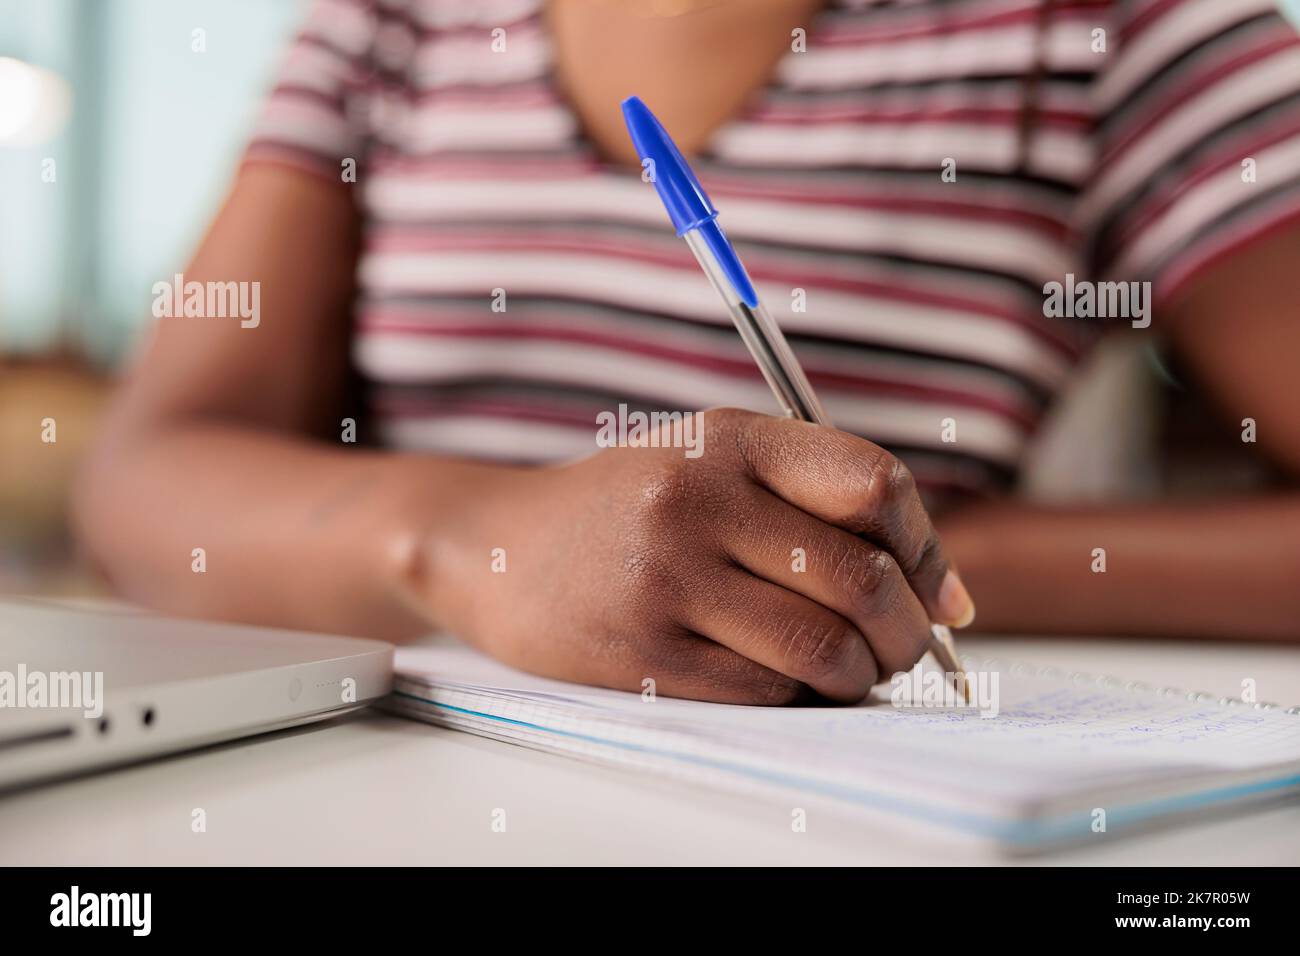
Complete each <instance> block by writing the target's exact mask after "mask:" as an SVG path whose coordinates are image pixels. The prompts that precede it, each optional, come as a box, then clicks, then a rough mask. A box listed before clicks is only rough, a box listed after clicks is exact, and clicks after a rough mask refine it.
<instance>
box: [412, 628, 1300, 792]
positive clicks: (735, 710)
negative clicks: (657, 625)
mask: <svg viewBox="0 0 1300 956" xmlns="http://www.w3.org/2000/svg"><path fill="white" fill-rule="evenodd" d="M397 670H398V673H399V675H404V676H406V677H408V678H415V679H417V680H418V681H420V682H423V683H426V684H431V685H438V686H440V687H445V688H453V687H456V686H460V687H462V688H491V689H493V692H494V694H496V695H499V696H500V697H501V699H506V698H510V699H513V700H515V701H516V702H518V703H519V704H520V705H521V706H518V707H516V708H515V709H514V710H513V711H512V713H515V714H516V715H517V716H518V715H527V714H529V713H531V714H533V715H534V716H537V715H541V714H543V713H544V712H545V711H546V710H547V709H548V708H549V711H550V713H549V716H550V719H552V720H554V719H556V718H557V717H558V716H560V715H564V716H566V717H570V718H572V717H573V715H574V714H575V713H576V714H578V717H577V718H576V719H574V720H571V721H570V723H571V724H572V725H573V726H581V724H582V722H583V721H592V720H596V719H598V718H599V719H601V720H603V721H605V722H606V723H612V725H614V726H622V727H624V728H625V730H624V734H625V735H626V734H627V733H628V730H627V728H630V731H631V732H632V733H631V736H632V737H636V736H637V735H636V733H635V731H636V730H637V729H641V730H644V731H646V732H650V731H661V732H668V733H672V734H675V735H679V736H682V737H687V738H690V739H691V740H693V741H696V742H697V743H698V744H700V745H702V746H704V747H705V748H707V747H710V746H711V747H715V748H720V749H724V750H726V751H728V752H733V751H736V752H745V753H748V754H750V755H751V756H753V757H755V758H757V757H761V758H763V759H764V762H768V763H776V764H785V763H787V762H793V763H796V764H798V765H800V766H804V767H821V768H831V769H832V771H833V773H834V775H835V776H836V777H837V778H840V779H845V778H852V777H855V776H863V777H867V778H871V779H878V777H879V775H880V773H881V772H888V773H890V774H891V775H892V776H893V777H894V778H898V777H899V776H904V777H906V778H907V779H909V780H913V781H915V782H916V783H917V784H918V785H925V784H932V785H938V784H942V785H945V786H947V785H961V786H962V787H964V788H967V789H968V791H969V789H971V788H976V789H987V790H990V791H996V792H998V793H999V794H1000V795H1001V796H1003V797H1006V796H1007V795H1009V794H1010V795H1015V796H1017V797H1020V798H1024V799H1044V798H1047V797H1050V796H1052V795H1054V794H1057V793H1061V792H1068V791H1070V790H1074V789H1079V788H1081V787H1089V788H1092V789H1095V788H1096V787H1097V786H1098V785H1099V784H1104V783H1122V782H1124V781H1131V780H1158V779H1159V778H1160V777H1162V776H1191V775H1196V774H1204V773H1216V772H1228V771H1243V770H1251V769H1256V768H1262V767H1270V766H1277V765H1285V764H1288V763H1295V762H1298V761H1300V717H1298V716H1296V715H1293V714H1286V713H1282V712H1279V711H1261V710H1256V709H1254V708H1250V707H1247V706H1244V705H1239V706H1236V707H1229V706H1224V705H1222V704H1219V703H1218V702H1215V701H1199V702H1198V701H1190V700H1188V699H1187V697H1186V696H1185V695H1181V694H1180V695H1177V696H1163V695H1161V694H1158V693H1156V692H1154V691H1151V690H1143V689H1124V688H1123V687H1114V686H1105V685H1103V684H1100V683H1098V682H1097V681H1096V680H1086V681H1085V680H1078V681H1071V680H1068V679H1059V678H1051V677H1044V676H1040V675H1038V674H1037V673H1035V672H1033V671H1029V670H1023V669H1021V670H1019V671H1018V670H1017V669H1015V668H1007V667H1003V668H1002V669H1000V670H999V671H998V678H999V680H998V688H997V689H998V692H999V693H998V695H997V701H998V708H997V712H996V715H995V716H987V717H982V716H980V714H979V712H977V711H974V710H968V709H960V708H952V709H944V708H939V709H935V708H922V707H896V706H892V705H891V703H890V701H889V688H888V687H885V688H883V689H881V690H878V691H877V693H876V694H875V695H873V698H872V700H871V701H870V702H869V703H867V704H864V705H861V706H857V707H806V708H765V707H740V706H731V705H720V704H707V703H701V702H697V701H682V700H674V699H670V698H664V697H658V698H657V699H655V700H654V701H653V702H652V703H650V702H647V701H645V700H643V698H642V696H641V695H639V694H632V693H624V692H619V691H609V690H602V689H598V688H589V687H584V686H581V685H575V684H568V683H564V682H559V681H549V680H545V679H542V678H536V677H532V676H530V675H526V674H522V673H520V672H518V671H514V670H512V669H510V668H507V667H504V666H502V665H500V664H497V663H496V662H494V661H491V660H490V659H488V658H486V657H484V656H482V655H480V654H478V653H477V652H475V651H473V650H470V649H468V648H464V647H462V646H458V645H456V646H447V647H436V648H404V649H402V650H399V652H398V657H397ZM539 708H541V709H540V710H539ZM575 708H577V710H575Z"/></svg>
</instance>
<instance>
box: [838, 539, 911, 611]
mask: <svg viewBox="0 0 1300 956" xmlns="http://www.w3.org/2000/svg"><path fill="white" fill-rule="evenodd" d="M898 573H899V568H898V562H897V561H895V560H894V558H893V556H892V555H891V554H890V553H889V552H888V551H882V550H879V549H872V548H864V549H863V550H862V551H861V552H859V554H858V555H856V556H855V560H854V561H853V562H852V566H851V568H850V570H849V572H848V586H849V592H850V594H851V595H852V598H853V600H854V602H855V603H856V604H857V605H859V606H861V607H865V608H867V609H869V610H874V609H877V608H879V607H881V606H882V605H887V604H889V603H891V602H892V601H893V598H894V588H895V585H896V584H897V580H898Z"/></svg>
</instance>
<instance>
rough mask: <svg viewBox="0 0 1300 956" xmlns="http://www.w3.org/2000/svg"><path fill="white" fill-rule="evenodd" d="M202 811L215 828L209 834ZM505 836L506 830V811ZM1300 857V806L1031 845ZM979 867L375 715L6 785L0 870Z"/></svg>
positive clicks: (881, 838) (1099, 657)
mask: <svg viewBox="0 0 1300 956" xmlns="http://www.w3.org/2000/svg"><path fill="white" fill-rule="evenodd" d="M963 650H969V651H971V652H974V653H980V654H984V655H986V656H992V657H1000V658H1002V659H1006V660H1021V661H1025V662H1027V663H1031V664H1040V665H1043V664H1051V665H1055V666H1058V667H1062V668H1066V669H1071V670H1084V671H1092V672H1096V673H1109V674H1114V675H1116V676H1121V677H1127V678H1132V679H1136V680H1145V681H1148V682H1149V683H1153V684H1157V685H1163V684H1173V685H1177V686H1184V687H1188V688H1189V689H1193V690H1205V691H1209V692H1211V693H1214V694H1216V695H1225V696H1237V695H1239V694H1240V693H1241V689H1242V681H1243V680H1244V679H1247V678H1249V679H1253V680H1254V681H1255V682H1256V687H1257V692H1258V699H1260V700H1274V701H1277V702H1278V703H1282V704H1286V705H1291V704H1296V703H1300V650H1297V649H1296V648H1294V647H1272V646H1262V645H1240V646H1230V645H1227V644H1210V643H1204V644H1201V643H1196V644H1193V643H1179V642H1171V641H1165V642H1158V643H1157V642H1117V641H1082V640H1051V641H1046V640H1042V641H1040V640H993V639H974V638H971V639H967V640H965V641H963ZM195 808H202V809H203V810H204V811H205V813H206V818H207V830H206V832H204V833H194V832H193V831H192V830H191V814H192V811H193V810H194V809H195ZM497 808H501V809H504V810H505V811H506V824H507V825H506V831H505V832H504V833H498V832H493V829H492V826H491V823H492V815H493V811H494V810H496V809H497ZM1032 859H1033V860H1035V861H1037V862H1050V863H1061V864H1081V865H1092V864H1116V865H1125V864H1143V865H1151V864H1173V865H1194V864H1207V863H1212V864H1245V865H1250V864H1265V863H1267V864H1284V865H1285V864H1297V863H1300V803H1291V804H1289V805H1286V806H1282V807H1274V808H1272V809H1268V810H1261V811H1257V812H1253V813H1249V814H1244V815H1238V816H1233V817H1227V818H1224V819H1220V820H1215V821H1211V822H1201V823H1197V824H1195V825H1192V826H1186V827H1178V828H1173V829H1168V830H1164V831H1160V832H1155V833H1150V834H1144V835H1140V836H1133V837H1129V838H1126V839H1122V840H1116V841H1114V842H1113V843H1107V844H1098V845H1096V846H1085V847H1081V848H1079V849H1075V850H1070V851H1066V852H1060V853H1055V854H1051V855H1047V856H1042V857H1036V858H1032ZM938 862H944V863H955V864H973V863H989V862H999V861H998V858H997V857H994V856H991V855H990V854H989V853H988V852H987V851H983V850H980V849H978V848H974V847H972V848H970V849H960V848H951V847H945V849H944V850H943V852H942V853H936V852H935V850H934V846H933V844H928V845H926V844H922V843H918V842H917V841H916V840H915V839H913V838H909V837H907V836H905V835H903V834H900V833H897V832H893V831H891V829H889V828H886V827H876V826H873V825H870V824H864V823H863V822H862V821H860V820H854V819H852V818H848V817H845V818H838V817H836V816H834V815H831V814H821V813H817V814H810V816H809V820H808V828H807V832H804V833H794V832H792V831H791V827H790V810H789V807H786V806H777V805H775V804H771V803H765V802H760V801H758V800H747V799H745V798H742V797H737V796H734V795H728V794H721V793H717V792H713V791H709V790H704V789H696V788H689V787H683V786H680V785H669V784H666V783H662V782H659V781H656V780H654V779H652V778H649V777H646V776H641V775H637V774H634V773H631V772H626V771H621V770H614V769H610V768H606V767H599V766H595V765H591V764H586V763H582V762H579V761H576V760H572V759H568V758H563V757H555V756H549V755H546V754H541V753H537V752H534V751H530V750H525V749H523V748H521V747H516V746H512V745H510V744H505V743H500V742H496V741H490V740H485V739H482V738H477V737H472V736H469V735H468V734H463V733H457V732H454V731H449V730H444V729H441V728H437V727H431V726H428V725H425V724H420V723H416V722H413V721H408V720H403V719H400V718H396V717H391V716H387V715H383V714H378V713H373V712H367V713H362V714H357V715H353V716H351V717H345V718H340V719H338V720H335V721H332V722H330V723H327V724H322V725H318V726H315V727H307V728H301V729H298V730H292V731H284V732H280V733H276V734H267V735H263V736H261V737H256V738H252V739H250V740H245V741H240V742H236V743H231V744H225V745H222V746H219V747H212V748H208V749H206V750H203V751H199V752H196V753H190V754H183V755H179V756H175V757H170V758H166V759H162V760H157V761H153V762H151V763H148V764H143V765H140V766H136V767H131V768H126V769H123V770H118V771H113V772H110V773H104V774H98V775H94V776H89V777H84V778H81V779H77V780H71V781H66V782H63V783H57V784H53V785H48V786H43V787H36V788H32V789H28V790H24V791H20V792H17V793H13V794H10V795H8V796H0V864H41V865H64V864H80V865H85V864H91V865H108V864H119V865H120V864H130V865H150V864H158V865H167V864H231V865H233V864H289V865H293V864H307V865H314V864H322V865H356V864H385V863H396V864H464V865H502V864H632V865H660V864H796V865H804V864H925V865H933V864H935V863H938Z"/></svg>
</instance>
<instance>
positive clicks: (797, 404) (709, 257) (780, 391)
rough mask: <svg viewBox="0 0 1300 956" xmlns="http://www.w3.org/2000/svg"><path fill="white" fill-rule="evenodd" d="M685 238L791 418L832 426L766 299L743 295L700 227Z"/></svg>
mask: <svg viewBox="0 0 1300 956" xmlns="http://www.w3.org/2000/svg"><path fill="white" fill-rule="evenodd" d="M682 238H683V239H685V240H686V244H687V245H688V246H689V247H690V250H691V252H692V253H694V254H695V258H696V260H697V261H698V262H699V264H700V268H701V269H703V270H704V274H705V275H707V276H708V277H709V281H710V282H711V283H712V284H713V288H714V289H716V290H717V292H718V295H720V296H722V299H723V301H724V302H726V304H727V311H729V312H730V313H731V318H732V321H733V322H735V323H736V329H737V330H738V331H739V332H740V338H741V340H742V341H743V342H744V343H745V347H746V348H748V349H749V352H750V354H751V355H752V356H753V357H754V361H755V362H756V363H758V367H759V370H760V371H761V372H762V373H763V378H764V379H765V380H766V381H767V384H768V386H769V387H770V388H771V389H772V393H773V394H774V395H776V398H777V401H778V402H780V403H781V408H782V410H783V411H784V412H785V413H786V414H787V415H789V416H790V417H791V418H797V419H799V420H800V421H805V422H815V423H816V424H818V425H826V426H828V427H830V426H831V421H830V418H829V416H827V414H826V410H825V409H824V408H822V404H821V402H820V401H819V400H818V398H817V395H816V393H815V392H813V389H812V385H811V384H810V383H809V382H808V377H807V376H806V375H805V374H804V372H803V368H802V367H800V365H799V361H798V359H796V358H795V355H794V352H793V351H791V349H790V345H789V343H788V342H786V340H785V335H783V334H782V332H781V329H780V327H779V326H778V325H777V324H776V321H775V320H774V319H773V318H772V316H771V315H770V314H769V313H768V311H767V309H766V308H764V307H763V303H762V302H759V301H758V300H757V299H755V304H754V305H752V306H751V305H749V304H748V303H746V302H745V301H743V300H742V299H741V298H740V296H739V294H737V292H736V290H735V288H734V287H733V286H732V283H731V280H730V279H729V278H728V276H727V274H726V270H725V269H724V268H723V267H722V264H721V263H720V262H719V261H718V259H717V256H716V255H714V252H713V250H712V249H711V248H710V246H709V244H708V242H707V241H706V240H705V239H704V237H703V236H702V235H700V232H699V230H696V229H692V230H691V231H689V232H687V233H685V234H684V235H683V236H682Z"/></svg>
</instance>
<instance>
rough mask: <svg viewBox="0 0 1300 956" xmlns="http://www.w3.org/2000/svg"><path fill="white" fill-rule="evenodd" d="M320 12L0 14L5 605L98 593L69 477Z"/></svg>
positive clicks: (159, 3)
mask: <svg viewBox="0 0 1300 956" xmlns="http://www.w3.org/2000/svg"><path fill="white" fill-rule="evenodd" d="M305 7H306V2H305V0H40V2H36V3H33V2H31V0H0V592H5V591H11V592H13V591H21V592H27V593H31V592H55V593H68V592H72V593H80V592H84V591H87V590H92V591H93V589H94V588H95V582H94V581H93V579H91V578H90V576H89V575H88V574H87V573H86V572H85V570H84V569H82V568H80V567H79V566H78V564H77V562H76V561H75V555H74V554H73V550H72V547H71V544H70V541H69V538H68V535H67V533H66V520H65V513H64V512H65V505H64V502H65V498H66V492H67V486H68V482H69V479H70V476H71V474H72V471H73V469H74V468H75V465H76V462H77V460H78V458H79V456H80V454H81V452H82V450H83V449H84V448H85V446H86V443H87V441H88V440H89V439H90V438H91V437H92V436H93V434H94V422H95V418H96V415H97V413H98V411H99V409H100V408H101V406H102V404H103V402H104V400H105V397H106V392H107V389H108V387H109V384H110V382H111V375H112V372H113V370H114V369H115V368H117V367H118V366H119V365H120V363H121V362H122V361H123V360H124V359H125V358H126V357H127V356H129V354H130V351H131V349H132V346H133V344H134V343H135V342H136V341H137V340H138V338H139V336H140V334H141V333H142V331H144V330H145V328H146V322H147V321H149V320H150V319H151V317H150V314H149V302H150V292H149V289H150V286H152V285H153V283H154V282H156V281H158V279H159V278H161V277H164V276H170V275H171V274H172V273H173V272H175V271H177V270H179V269H181V268H182V267H183V265H184V263H185V260H186V259H187V258H188V256H189V254H190V252H191V251H192V250H193V249H194V247H195V245H196V244H197V242H198V241H199V239H200V237H201V234H202V231H203V229H204V227H205V225H206V222H207V221H208V219H209V218H210V217H211V216H212V214H213V212H214V211H215V210H216V207H217V205H218V204H219V203H220V201H221V198H222V194H223V192H224V190H225V188H226V186H227V184H228V183H229V180H230V177H231V174H232V173H233V171H234V166H235V163H236V162H237V160H238V157H239V153H240V150H241V148H242V144H243V141H244V138H245V136H246V135H247V129H248V126H249V124H250V123H251V121H252V116H253V113H254V111H255V110H256V109H257V105H258V103H259V101H260V99H261V96H262V94H263V92H264V89H265V87H266V84H267V83H268V82H269V77H270V74H271V71H272V70H273V69H274V65H275V61H276V56H277V54H278V50H279V48H280V47H281V45H282V44H283V43H284V42H285V41H286V40H287V38H288V36H289V34H290V32H291V31H292V30H293V29H294V27H295V25H296V23H297V21H298V20H299V19H300V18H301V16H302V15H303V12H304V10H305ZM196 31H201V32H198V33H196ZM200 47H201V51H200V49H199V48H200ZM47 418H49V419H53V420H54V421H55V423H56V431H55V437H56V439H57V440H56V441H54V442H52V443H51V442H48V441H42V432H43V426H42V422H43V421H44V420H45V419H47Z"/></svg>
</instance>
